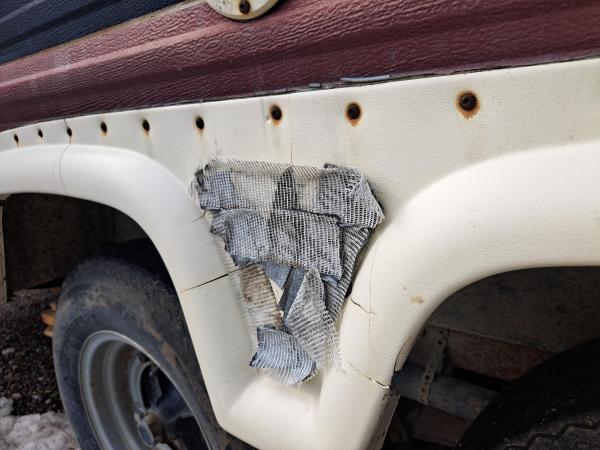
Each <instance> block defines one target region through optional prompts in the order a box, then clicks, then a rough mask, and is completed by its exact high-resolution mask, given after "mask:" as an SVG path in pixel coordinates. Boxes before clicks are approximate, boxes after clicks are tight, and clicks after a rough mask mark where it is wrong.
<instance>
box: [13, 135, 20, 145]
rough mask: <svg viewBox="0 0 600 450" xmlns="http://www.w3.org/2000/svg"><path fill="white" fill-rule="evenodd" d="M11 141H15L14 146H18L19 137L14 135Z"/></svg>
mask: <svg viewBox="0 0 600 450" xmlns="http://www.w3.org/2000/svg"><path fill="white" fill-rule="evenodd" d="M13 139H14V140H15V144H17V145H19V136H17V135H16V134H15V135H13Z"/></svg>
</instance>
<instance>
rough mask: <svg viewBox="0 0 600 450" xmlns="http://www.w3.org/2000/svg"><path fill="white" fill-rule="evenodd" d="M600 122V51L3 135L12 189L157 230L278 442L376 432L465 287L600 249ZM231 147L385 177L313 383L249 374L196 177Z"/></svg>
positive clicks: (249, 435) (267, 433) (366, 438)
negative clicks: (333, 365) (429, 336)
mask: <svg viewBox="0 0 600 450" xmlns="http://www.w3.org/2000/svg"><path fill="white" fill-rule="evenodd" d="M465 90H470V91H473V92H475V93H476V94H477V96H478V98H479V102H480V109H479V111H478V112H477V114H476V115H475V116H473V117H472V118H470V119H467V118H465V117H464V116H463V114H461V112H460V111H459V110H458V109H457V107H456V98H457V96H458V95H459V93H460V92H462V91H465ZM350 102H357V103H359V104H360V106H361V109H362V117H361V118H360V120H359V121H358V123H356V124H354V125H352V124H350V123H349V122H348V120H347V118H346V117H345V109H346V106H347V105H348V104H349V103H350ZM273 104H277V105H279V106H280V108H281V109H282V111H283V118H282V120H281V121H279V122H278V123H275V122H273V121H272V120H271V119H270V118H269V110H270V107H271V106H272V105H273ZM197 116H202V117H203V119H204V122H205V128H204V130H202V131H200V130H198V129H197V128H196V126H195V119H196V117H197ZM144 119H146V120H148V121H149V123H150V126H151V129H150V131H149V133H145V132H144V130H143V129H142V125H141V124H142V120H144ZM102 121H104V122H105V123H106V125H107V127H108V132H107V134H106V135H104V134H103V133H101V131H100V123H101V122H102ZM599 124H600V60H598V59H594V60H586V61H579V62H568V63H561V64H551V65H543V66H536V67H526V68H518V69H502V70H495V71H488V72H478V73H470V74H461V75H453V76H446V77H432V78H424V79H415V80H406V81H396V82H388V83H382V84H375V85H368V86H355V87H349V88H340V89H331V90H320V91H311V92H301V93H294V94H287V95H281V96H272V97H257V98H249V99H241V100H229V101H219V102H214V103H203V104H192V105H183V106H171V107H165V108H155V109H148V110H141V111H128V112H119V113H111V114H105V115H93V116H86V117H80V118H74V119H67V120H66V121H53V122H48V123H44V124H40V125H39V126H40V127H41V128H42V129H43V131H44V138H43V139H40V138H39V137H38V135H37V129H38V125H32V126H27V127H23V128H19V129H17V130H12V131H9V132H5V133H1V134H0V195H1V194H10V193H14V192H48V193H55V194H61V195H68V196H73V197H79V198H85V199H89V200H93V201H96V202H99V203H103V204H107V205H110V206H113V207H115V208H117V209H119V210H121V211H123V212H124V213H126V214H128V215H129V216H131V217H132V218H133V219H134V220H136V221H137V222H138V223H139V224H140V226H141V227H142V228H144V230H145V231H146V232H147V234H148V235H149V236H150V238H152V240H153V241H154V243H155V244H156V246H157V247H158V249H159V251H160V252H161V254H162V256H163V258H164V259H165V262H166V264H167V267H168V269H169V271H170V273H171V276H172V278H173V281H174V283H175V286H176V288H177V290H178V292H179V296H180V300H181V303H182V306H183V308H184V312H185V317H186V320H187V323H188V328H189V330H190V333H191V335H192V339H193V341H194V344H195V348H196V352H197V355H198V360H199V362H200V365H201V367H202V371H203V376H204V378H205V381H206V385H207V387H208V390H209V394H210V397H211V401H212V403H213V406H214V409H215V412H216V414H217V417H218V419H219V421H220V422H221V424H222V425H223V426H224V427H225V428H226V429H227V430H229V431H230V432H232V433H233V434H235V435H237V436H239V437H240V438H242V439H244V440H247V441H248V442H250V443H251V444H253V445H255V446H257V447H259V448H265V449H309V448H314V449H338V448H345V449H359V448H365V447H369V446H371V447H376V446H377V444H378V442H379V440H378V437H376V436H374V435H373V433H374V430H375V429H376V427H377V426H378V424H381V422H382V421H384V422H385V421H386V420H389V414H388V413H384V408H383V406H384V405H385V403H386V402H387V401H388V399H389V398H390V396H389V390H388V389H387V387H386V386H387V385H388V384H389V383H390V380H391V377H392V373H393V370H394V365H395V364H396V365H397V367H399V366H400V365H401V364H402V363H403V361H404V358H405V356H406V355H407V353H408V352H409V351H410V347H411V345H412V342H413V339H414V337H415V336H416V335H417V334H418V332H419V330H420V329H421V327H422V326H423V324H424V323H425V321H426V320H427V318H428V317H429V315H430V314H431V313H432V311H434V310H435V308H436V307H437V306H438V305H439V304H440V303H441V302H442V301H443V300H444V299H446V298H447V297H448V296H449V295H450V294H451V293H452V292H454V291H456V290H457V289H459V288H461V287H462V286H465V285H467V284H469V283H471V282H473V281H475V280H478V279H480V278H482V277H485V276H487V275H491V274H494V273H499V272H503V271H507V270H513V269H519V268H526V267H541V266H558V265H560V266H568V265H597V264H599V263H600V126H598V125H599ZM66 126H69V127H71V129H72V130H73V137H72V139H69V137H68V136H67V134H66V132H65V130H66ZM14 134H17V135H18V136H19V145H18V146H17V145H16V143H15V141H14V139H13V135H14ZM215 156H218V157H221V158H236V159H246V160H267V161H286V162H292V163H294V164H305V165H313V166H320V165H322V164H323V163H325V162H333V163H336V164H341V165H347V166H354V167H356V168H358V169H359V170H361V171H362V172H363V173H365V174H366V175H367V177H368V178H369V180H370V181H371V183H372V185H373V186H374V187H375V188H376V189H377V191H378V196H379V198H380V200H381V202H382V203H383V205H384V207H385V212H386V215H387V219H386V221H385V222H384V224H383V225H382V226H381V227H379V228H378V230H377V231H376V233H375V234H374V236H373V238H372V240H371V241H370V244H369V248H368V249H367V251H366V253H365V257H364V259H363V261H362V265H361V267H360V268H359V270H358V273H357V276H356V280H355V285H354V289H353V292H352V294H351V296H352V300H353V301H352V302H347V304H346V306H345V308H344V310H343V313H342V317H341V321H340V339H341V346H342V352H343V363H342V368H341V369H339V370H338V369H332V370H329V371H326V372H325V373H322V374H320V375H319V376H317V377H315V378H314V379H312V380H311V381H310V382H308V383H306V384H305V385H303V386H302V387H300V388H289V387H285V386H281V385H278V384H276V383H274V382H272V381H270V380H268V379H266V378H264V377H261V376H257V375H254V374H252V373H251V371H250V369H249V367H248V361H249V358H250V356H251V348H250V341H249V337H248V333H247V331H246V326H245V324H244V322H243V318H242V316H241V313H240V311H239V308H238V305H237V303H236V298H235V293H234V290H233V287H232V285H231V283H230V282H229V279H228V277H223V278H219V277H220V276H221V275H224V274H225V273H226V272H225V268H224V265H223V264H222V262H221V260H220V256H219V254H220V253H219V251H218V249H217V245H218V243H216V241H215V240H214V238H213V236H212V235H211V234H210V233H209V231H208V224H207V223H206V221H205V220H204V219H202V218H201V217H202V211H200V210H199V209H198V208H197V207H196V205H195V204H194V202H193V201H192V200H191V199H190V196H189V194H188V187H189V183H190V181H191V179H192V177H193V174H194V172H195V170H196V168H197V167H198V166H200V165H202V164H204V163H205V162H206V161H208V160H209V159H210V158H213V157H215ZM217 278H218V279H217ZM211 280H214V281H211ZM389 410H391V408H388V410H387V411H388V412H389Z"/></svg>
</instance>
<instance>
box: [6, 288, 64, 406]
mask: <svg viewBox="0 0 600 450" xmlns="http://www.w3.org/2000/svg"><path fill="white" fill-rule="evenodd" d="M57 296H58V290H56V289H36V290H29V291H20V292H17V293H15V295H14V296H13V299H12V300H11V301H10V302H8V303H6V304H3V305H0V370H1V372H0V375H1V376H0V396H1V397H5V398H8V399H11V400H13V405H12V413H13V414H15V415H24V414H33V413H45V412H47V411H62V403H61V401H60V396H59V394H58V388H57V386H56V379H55V377H54V366H53V364H52V340H51V339H50V338H48V337H46V336H44V335H43V331H44V328H45V325H44V324H42V323H41V321H40V313H41V312H42V310H44V309H46V308H47V307H48V304H49V303H50V302H51V301H55V300H56V298H57Z"/></svg>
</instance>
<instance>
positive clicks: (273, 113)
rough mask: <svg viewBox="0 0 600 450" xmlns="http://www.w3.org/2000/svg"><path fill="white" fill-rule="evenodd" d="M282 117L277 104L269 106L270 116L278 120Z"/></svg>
mask: <svg viewBox="0 0 600 450" xmlns="http://www.w3.org/2000/svg"><path fill="white" fill-rule="evenodd" d="M282 117H283V113H282V112H281V108H280V107H279V106H277V105H273V106H272V107H271V118H272V119H273V120H274V121H276V122H278V121H280V120H281V118H282Z"/></svg>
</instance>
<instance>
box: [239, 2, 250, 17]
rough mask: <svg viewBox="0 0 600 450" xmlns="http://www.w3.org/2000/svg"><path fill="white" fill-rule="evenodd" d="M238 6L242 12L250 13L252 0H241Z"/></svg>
mask: <svg viewBox="0 0 600 450" xmlns="http://www.w3.org/2000/svg"><path fill="white" fill-rule="evenodd" d="M238 6H239V8H240V12H241V13H242V14H248V13H249V12H250V2H249V1H248V0H240V3H239V5H238Z"/></svg>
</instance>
